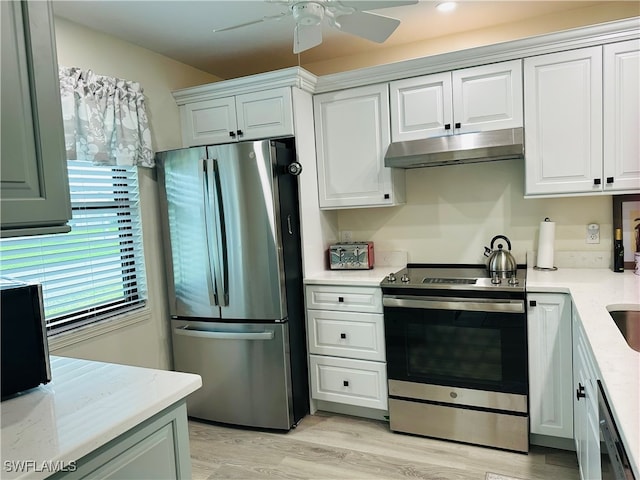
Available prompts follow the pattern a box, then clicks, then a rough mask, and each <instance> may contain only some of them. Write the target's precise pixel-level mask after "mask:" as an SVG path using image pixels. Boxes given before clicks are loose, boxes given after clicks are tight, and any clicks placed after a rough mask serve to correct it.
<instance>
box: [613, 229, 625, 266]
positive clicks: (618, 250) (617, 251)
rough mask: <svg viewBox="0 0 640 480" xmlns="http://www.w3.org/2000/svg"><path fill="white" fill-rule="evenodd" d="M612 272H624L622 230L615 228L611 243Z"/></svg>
mask: <svg viewBox="0 0 640 480" xmlns="http://www.w3.org/2000/svg"><path fill="white" fill-rule="evenodd" d="M613 271H614V272H624V246H623V245H622V229H620V228H616V236H615V240H614V243H613Z"/></svg>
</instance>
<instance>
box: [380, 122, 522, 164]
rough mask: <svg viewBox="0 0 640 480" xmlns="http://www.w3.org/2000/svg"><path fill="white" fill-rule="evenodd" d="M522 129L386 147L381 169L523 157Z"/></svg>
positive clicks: (440, 138)
mask: <svg viewBox="0 0 640 480" xmlns="http://www.w3.org/2000/svg"><path fill="white" fill-rule="evenodd" d="M523 136H524V135H523V129H522V128H509V129H504V130H493V131H490V132H476V133H462V134H459V135H447V136H444V137H433V138H425V139H421V140H410V141H406V142H395V143H392V144H391V145H389V148H388V149H387V153H386V155H385V156H384V166H385V167H396V168H419V167H436V166H439V165H460V164H462V163H477V162H489V161H493V160H508V159H515V158H524V140H523Z"/></svg>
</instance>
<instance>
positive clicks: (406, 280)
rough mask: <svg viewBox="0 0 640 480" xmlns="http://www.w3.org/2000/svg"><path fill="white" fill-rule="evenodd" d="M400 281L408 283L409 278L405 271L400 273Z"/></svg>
mask: <svg viewBox="0 0 640 480" xmlns="http://www.w3.org/2000/svg"><path fill="white" fill-rule="evenodd" d="M400 281H401V282H402V283H409V281H410V279H409V275H407V274H406V273H405V274H404V275H402V277H400Z"/></svg>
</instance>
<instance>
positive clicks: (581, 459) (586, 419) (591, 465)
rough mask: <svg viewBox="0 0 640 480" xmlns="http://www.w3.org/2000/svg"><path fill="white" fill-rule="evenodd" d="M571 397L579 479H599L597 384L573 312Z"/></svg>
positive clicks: (584, 342) (584, 340)
mask: <svg viewBox="0 0 640 480" xmlns="http://www.w3.org/2000/svg"><path fill="white" fill-rule="evenodd" d="M572 324H573V376H574V384H573V394H574V396H573V399H574V406H573V410H574V425H575V444H576V454H577V456H578V465H579V467H580V478H581V479H582V480H600V479H601V465H600V461H601V460H600V428H599V413H598V391H597V389H598V385H597V374H596V369H595V367H594V366H593V360H592V357H591V349H590V347H589V345H588V340H587V339H586V336H585V334H584V332H583V330H582V325H581V320H580V317H579V316H578V315H577V312H575V309H574V312H573V321H572Z"/></svg>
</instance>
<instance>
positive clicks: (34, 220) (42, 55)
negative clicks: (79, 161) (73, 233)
mask: <svg viewBox="0 0 640 480" xmlns="http://www.w3.org/2000/svg"><path fill="white" fill-rule="evenodd" d="M0 9H1V20H2V80H1V82H2V100H1V103H2V120H1V121H2V139H1V143H2V147H1V148H2V162H1V163H0V167H1V174H0V176H1V178H2V182H1V185H0V186H1V188H0V192H1V195H2V202H1V209H2V211H1V215H0V217H1V218H2V236H3V237H4V236H16V235H31V234H35V233H55V232H67V231H69V227H68V226H67V225H66V223H67V221H68V220H69V219H70V218H71V203H70V200H69V180H68V176H67V165H66V154H65V148H64V132H63V128H62V109H61V107H60V86H59V79H58V66H57V60H56V49H55V37H54V33H53V23H52V22H53V15H52V13H51V5H50V4H49V3H45V2H0Z"/></svg>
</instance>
